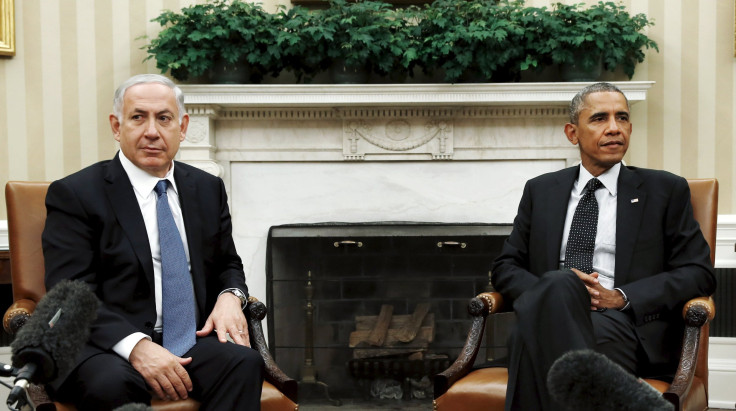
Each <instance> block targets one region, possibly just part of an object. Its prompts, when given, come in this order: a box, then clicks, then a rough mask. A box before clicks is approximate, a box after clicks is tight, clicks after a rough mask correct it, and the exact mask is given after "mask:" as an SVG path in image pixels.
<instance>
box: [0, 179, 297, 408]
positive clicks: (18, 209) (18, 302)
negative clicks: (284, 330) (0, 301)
mask: <svg viewBox="0 0 736 411" xmlns="http://www.w3.org/2000/svg"><path fill="white" fill-rule="evenodd" d="M48 186H49V183H46V182H22V181H10V182H8V183H7V184H6V186H5V201H6V204H7V210H8V234H9V237H10V238H9V242H10V267H11V268H10V270H11V277H12V286H13V304H12V305H11V306H10V308H8V309H7V311H6V312H5V315H4V317H3V327H4V328H5V330H6V331H7V332H8V333H10V334H15V332H16V331H18V329H19V328H20V327H22V326H23V324H25V322H26V321H27V320H28V318H29V317H30V316H31V315H32V314H33V310H34V309H35V307H36V304H37V303H38V301H39V300H40V299H41V297H43V296H44V294H46V287H45V286H44V261H43V250H42V249H41V233H42V232H43V227H44V224H45V221H46V205H45V198H46V191H47V189H48ZM266 312H267V310H266V306H265V305H264V304H263V303H262V302H260V301H258V300H257V299H256V298H254V297H250V299H249V304H248V312H247V313H246V314H247V317H248V329H249V332H250V339H251V346H252V347H253V348H255V349H257V350H258V352H260V353H261V355H262V356H263V359H264V360H265V364H266V377H265V381H264V382H263V389H262V391H261V409H262V410H263V411H296V410H298V409H299V406H298V405H297V382H296V381H295V380H293V379H291V378H289V377H288V376H286V374H284V373H283V372H282V371H281V370H280V369H279V367H278V365H276V362H275V361H274V360H273V358H272V357H271V353H270V352H269V351H268V346H267V345H266V339H265V337H264V334H263V328H262V327H261V320H263V318H265V316H266ZM30 393H31V395H32V396H33V397H34V398H33V401H34V403H36V404H37V405H38V404H42V405H44V406H43V408H44V409H54V408H53V407H54V406H55V407H56V409H57V410H73V409H74V407H72V406H70V405H69V404H60V403H53V402H51V401H50V400H49V399H48V396H46V393H45V391H44V390H43V387H38V386H34V387H33V389H32V390H30ZM152 405H153V408H154V409H156V410H166V411H169V410H171V411H173V410H197V409H198V408H199V403H197V402H196V401H194V400H192V399H187V400H182V401H174V402H171V401H160V400H154V401H153V404H152Z"/></svg>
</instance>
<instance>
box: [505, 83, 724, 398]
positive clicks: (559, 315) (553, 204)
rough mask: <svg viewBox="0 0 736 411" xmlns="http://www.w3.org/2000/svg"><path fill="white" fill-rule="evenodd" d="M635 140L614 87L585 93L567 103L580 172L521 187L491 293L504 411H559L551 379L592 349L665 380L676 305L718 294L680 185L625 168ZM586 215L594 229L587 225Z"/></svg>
mask: <svg viewBox="0 0 736 411" xmlns="http://www.w3.org/2000/svg"><path fill="white" fill-rule="evenodd" d="M631 130H632V125H631V122H630V118H629V104H628V100H627V99H626V97H625V96H624V94H623V93H622V92H621V91H620V90H619V89H618V88H616V87H615V86H613V85H611V84H608V83H597V84H594V85H591V86H588V87H586V88H585V89H583V90H582V91H580V92H579V93H578V94H577V95H576V96H575V98H574V99H573V100H572V102H571V104H570V123H568V124H567V125H566V126H565V135H566V136H567V138H568V140H569V141H570V142H571V143H572V144H576V145H578V146H579V147H580V157H581V164H580V166H574V167H571V168H567V169H564V170H560V171H557V172H553V173H549V174H545V175H542V176H539V177H537V178H534V179H532V180H530V181H529V182H527V184H526V186H525V188H524V192H523V195H522V198H521V202H520V204H519V210H518V214H517V216H516V218H515V220H514V226H513V230H512V233H511V235H510V236H509V238H508V239H507V240H506V242H505V243H504V246H503V250H502V252H501V255H500V256H499V257H498V258H497V259H496V261H495V262H494V264H493V274H494V281H493V282H494V285H495V287H496V289H497V290H498V291H499V292H501V294H502V295H503V296H504V297H505V298H506V299H508V300H509V301H510V302H512V304H513V307H514V311H515V313H516V316H517V326H516V328H515V330H514V332H513V334H512V336H511V338H510V340H509V384H508V387H507V395H506V409H507V410H510V409H520V410H551V409H559V408H560V404H555V403H554V402H553V400H552V399H551V398H550V395H549V393H548V392H547V385H546V377H547V372H548V371H549V368H550V366H551V365H552V363H553V362H554V361H555V360H556V359H557V358H559V357H560V356H561V355H563V354H564V353H565V352H568V351H571V350H577V349H586V348H590V349H595V350H596V351H598V352H601V353H603V354H605V355H606V356H608V357H609V358H611V359H612V360H613V361H615V362H616V363H618V364H619V365H621V366H622V367H623V368H624V369H626V370H627V371H629V372H631V373H633V374H635V375H639V376H657V375H666V374H672V373H673V372H674V370H675V368H676V365H677V359H678V354H679V351H680V344H681V340H682V320H681V309H682V306H683V304H684V303H685V302H686V301H687V300H689V299H691V298H694V297H698V296H707V295H710V294H712V293H713V291H714V290H715V278H714V275H713V267H712V265H711V262H710V258H709V255H710V250H709V248H708V245H707V243H706V242H705V239H704V238H703V236H702V234H701V232H700V229H699V226H698V224H697V222H696V221H695V220H694V218H693V213H692V206H691V204H690V192H689V188H688V185H687V181H686V180H685V179H683V178H681V177H678V176H675V175H673V174H670V173H667V172H664V171H657V170H647V169H641V168H636V167H629V166H625V165H623V164H622V162H621V160H622V158H623V156H624V154H625V153H626V150H627V148H628V145H629V136H630V134H631ZM593 180H597V181H593ZM589 182H590V183H591V184H589ZM587 193H589V194H587ZM586 194H587V196H586ZM586 197H587V199H586ZM579 204H580V205H581V207H580V209H581V211H580V213H579V214H578V211H576V209H577V208H578V205H579ZM591 207H592V209H594V210H595V213H593V212H591V211H590V210H591ZM592 214H597V222H595V221H593V222H587V223H586V221H589V220H586V219H585V218H588V217H590V216H591V215H592ZM586 216H587V217H586ZM576 219H578V222H576V221H574V220H576ZM585 244H587V246H586V245H585ZM586 250H587V251H586ZM586 259H587V260H586ZM580 261H587V262H585V263H581V262H580ZM590 395H600V393H590Z"/></svg>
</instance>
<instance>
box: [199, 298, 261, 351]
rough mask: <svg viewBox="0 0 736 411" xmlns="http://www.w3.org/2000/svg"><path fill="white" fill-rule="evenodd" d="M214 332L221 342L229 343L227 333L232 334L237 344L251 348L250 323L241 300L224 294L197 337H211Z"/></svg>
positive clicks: (231, 336) (218, 299)
mask: <svg viewBox="0 0 736 411" xmlns="http://www.w3.org/2000/svg"><path fill="white" fill-rule="evenodd" d="M212 330H216V331H217V338H218V339H219V340H220V342H223V343H224V342H227V333H230V338H232V340H233V342H234V343H235V344H239V345H244V346H246V347H250V336H249V335H248V322H247V321H246V320H245V315H244V314H243V309H242V307H241V305H240V298H238V297H237V296H236V295H235V294H233V293H223V294H222V295H220V296H219V297H218V298H217V302H216V303H215V308H214V309H213V310H212V313H211V314H210V316H209V317H208V318H207V322H205V324H204V327H202V329H201V330H199V331H197V337H204V336H206V335H209V333H211V332H212Z"/></svg>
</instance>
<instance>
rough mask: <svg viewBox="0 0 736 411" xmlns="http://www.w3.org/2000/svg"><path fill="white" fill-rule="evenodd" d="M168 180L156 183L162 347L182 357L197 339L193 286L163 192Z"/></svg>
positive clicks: (179, 239) (177, 232)
mask: <svg viewBox="0 0 736 411" xmlns="http://www.w3.org/2000/svg"><path fill="white" fill-rule="evenodd" d="M167 185H168V180H159V182H158V183H156V188H154V190H155V191H156V194H157V195H158V199H157V200H156V218H157V219H158V237H159V244H160V245H161V305H162V311H163V339H164V348H166V349H167V350H169V351H170V352H171V353H172V354H174V355H176V356H178V357H181V356H183V355H184V354H185V353H186V352H187V351H189V349H190V348H192V346H194V342H195V339H196V335H195V332H196V330H197V324H196V320H195V314H194V308H195V302H194V289H193V287H192V277H191V275H190V274H189V267H188V264H187V255H186V253H185V252H184V244H183V243H182V241H181V235H180V234H179V230H178V229H177V228H176V223H175V222H174V216H173V215H172V214H171V209H170V208H169V198H168V196H167V195H166V187H167Z"/></svg>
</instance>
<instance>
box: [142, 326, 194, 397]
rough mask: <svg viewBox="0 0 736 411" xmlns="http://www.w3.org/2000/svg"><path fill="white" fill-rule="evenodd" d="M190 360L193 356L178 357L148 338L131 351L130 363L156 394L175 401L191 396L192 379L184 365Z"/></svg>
mask: <svg viewBox="0 0 736 411" xmlns="http://www.w3.org/2000/svg"><path fill="white" fill-rule="evenodd" d="M190 362H192V357H187V358H180V357H177V356H175V355H174V354H172V353H171V352H169V350H167V349H166V348H164V347H162V346H160V345H158V344H156V343H154V342H151V341H149V340H148V339H146V338H143V339H141V340H140V341H139V342H138V344H136V345H135V347H133V351H131V352H130V364H131V365H132V366H133V368H135V369H136V371H138V372H139V373H140V374H141V375H142V376H143V379H144V380H146V383H147V384H148V386H149V387H151V389H152V390H153V391H154V392H155V393H156V395H157V396H158V397H159V398H161V399H164V400H171V401H175V400H180V399H185V398H187V397H188V396H189V391H191V390H192V380H191V379H190V378H189V373H187V371H186V370H185V369H184V366H185V365H187V364H189V363H190Z"/></svg>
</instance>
